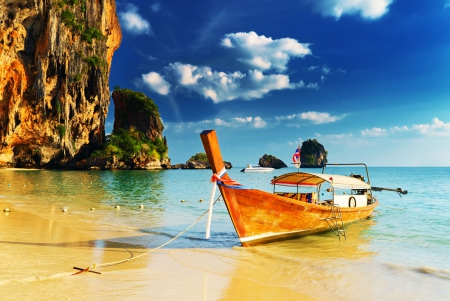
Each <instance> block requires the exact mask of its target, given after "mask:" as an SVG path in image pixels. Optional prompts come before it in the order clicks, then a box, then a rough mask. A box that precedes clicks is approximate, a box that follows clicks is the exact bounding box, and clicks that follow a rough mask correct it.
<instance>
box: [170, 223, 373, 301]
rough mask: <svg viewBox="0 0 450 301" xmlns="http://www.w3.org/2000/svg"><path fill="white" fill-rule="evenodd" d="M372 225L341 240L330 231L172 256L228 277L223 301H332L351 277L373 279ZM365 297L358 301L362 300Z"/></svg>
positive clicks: (356, 225) (358, 226)
mask: <svg viewBox="0 0 450 301" xmlns="http://www.w3.org/2000/svg"><path fill="white" fill-rule="evenodd" d="M373 225H375V221H374V220H367V221H362V222H355V223H353V224H351V225H349V226H348V228H349V231H348V233H349V234H348V236H347V240H341V241H339V239H338V238H337V237H336V236H335V235H334V234H333V233H331V232H328V233H321V234H315V235H310V236H305V237H301V238H298V239H293V240H286V241H282V242H276V243H272V244H266V245H259V246H254V247H252V248H245V247H233V248H232V249H191V250H182V251H178V250H174V251H171V253H170V255H171V257H172V258H174V259H176V260H177V261H178V262H180V263H181V264H182V265H183V266H188V267H191V268H195V269H201V270H204V271H205V272H208V273H211V274H214V275H221V276H224V277H227V278H229V283H228V284H227V285H226V286H225V287H224V288H223V291H222V297H221V298H219V299H218V300H281V299H282V300H317V299H325V300H330V299H333V292H335V291H337V290H339V289H340V287H339V285H341V284H342V282H345V279H346V278H348V279H349V281H354V278H360V276H362V277H366V280H367V281H369V279H368V278H367V276H365V272H364V269H366V268H364V266H365V263H367V262H371V261H372V258H373V257H375V256H376V255H377V254H376V253H374V252H372V251H370V248H369V245H370V236H369V235H367V234H366V232H367V231H369V230H370V228H371V227H372V226H373ZM358 271H360V272H358ZM355 273H356V274H357V276H356V277H355ZM350 279H352V280H350ZM363 280H364V279H363ZM205 283H209V284H210V285H211V283H212V281H209V282H205ZM204 290H205V291H208V290H209V289H208V288H205V289H204ZM356 293H358V292H356ZM360 293H361V295H360V296H359V297H357V298H354V299H355V300H361V299H362V298H363V296H364V292H363V290H361V292H360ZM340 294H342V293H340ZM281 296H282V297H281ZM311 296H314V297H311ZM334 297H335V296H334ZM280 298H281V299H280Z"/></svg>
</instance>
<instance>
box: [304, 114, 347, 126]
mask: <svg viewBox="0 0 450 301" xmlns="http://www.w3.org/2000/svg"><path fill="white" fill-rule="evenodd" d="M344 117H345V115H341V116H331V115H330V114H329V113H321V112H313V111H310V112H306V113H301V114H300V118H301V119H303V120H310V121H312V123H314V124H322V123H330V122H335V121H338V120H340V119H342V118H344Z"/></svg>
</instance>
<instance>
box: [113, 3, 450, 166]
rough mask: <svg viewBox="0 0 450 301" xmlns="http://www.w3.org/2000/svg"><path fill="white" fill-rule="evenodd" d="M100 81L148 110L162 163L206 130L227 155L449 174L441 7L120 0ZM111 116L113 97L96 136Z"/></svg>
mask: <svg viewBox="0 0 450 301" xmlns="http://www.w3.org/2000/svg"><path fill="white" fill-rule="evenodd" d="M117 13H118V16H119V19H120V22H121V28H122V34H123V39H122V44H121V46H120V48H119V49H118V50H117V51H116V52H115V54H114V57H113V61H112V68H111V74H110V87H113V86H115V85H119V86H120V87H122V88H130V89H133V90H136V91H141V92H143V93H145V94H146V95H147V96H149V97H150V98H152V99H153V100H154V101H155V103H156V104H157V105H158V107H159V111H160V114H161V118H162V120H163V123H164V126H165V130H164V132H163V135H164V136H166V137H167V141H168V145H169V157H170V158H171V161H172V164H175V163H184V162H186V161H187V160H188V159H189V157H190V156H191V155H193V154H195V153H197V152H202V151H203V147H202V144H201V141H200V137H199V133H200V132H201V131H202V130H205V129H215V130H216V131H217V134H218V138H219V142H220V146H221V149H222V153H223V157H224V159H225V160H227V161H230V162H231V163H232V164H233V165H234V166H236V167H239V166H245V165H246V164H247V163H257V162H258V159H259V158H260V157H262V156H263V155H264V154H271V155H274V156H276V157H278V158H280V159H281V160H283V161H284V162H285V163H290V161H291V157H292V155H293V153H294V151H295V148H296V145H298V144H299V143H301V142H302V141H304V140H306V139H317V140H318V141H319V142H320V143H322V144H323V145H324V146H325V148H326V150H328V152H329V155H328V159H329V162H331V163H335V162H339V163H348V162H364V163H367V164H368V165H369V166H450V0H429V1H423V0H297V1H294V0H289V1H287V0H276V1H271V0H261V1H254V0H252V1H247V0H240V1H215V0H205V1H202V0H198V1H181V0H180V1H179V0H166V1H155V2H152V1H129V2H120V1H118V2H117ZM113 122H114V106H113V101H112V100H111V106H110V108H109V113H108V118H107V125H106V131H107V133H108V132H110V131H111V129H112V124H113Z"/></svg>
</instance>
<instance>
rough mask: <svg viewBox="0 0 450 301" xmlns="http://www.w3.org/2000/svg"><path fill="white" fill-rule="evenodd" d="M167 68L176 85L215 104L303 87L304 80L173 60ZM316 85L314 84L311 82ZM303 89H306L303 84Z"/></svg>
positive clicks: (257, 71) (256, 71) (282, 75)
mask: <svg viewBox="0 0 450 301" xmlns="http://www.w3.org/2000/svg"><path fill="white" fill-rule="evenodd" d="M166 69H167V71H169V72H171V73H173V74H174V76H175V78H176V80H177V82H178V84H179V85H180V86H183V87H184V88H186V89H188V90H190V91H194V92H196V93H198V94H200V95H202V96H203V97H204V98H206V99H208V98H209V99H211V100H212V101H214V102H215V103H219V102H222V101H229V100H234V99H237V98H240V99H245V100H250V99H256V98H261V97H263V96H264V95H265V94H267V93H269V92H270V91H273V90H282V89H295V88H302V87H305V85H304V83H303V82H299V83H290V81H289V77H288V76H287V75H284V74H268V75H266V74H264V73H262V72H261V71H259V70H249V71H248V73H242V72H240V71H236V72H232V73H225V72H219V71H213V70H212V69H211V68H210V67H198V66H193V65H190V64H182V63H179V62H177V63H173V64H170V65H169V66H168V67H167V68H166ZM311 85H312V88H315V85H314V84H311ZM305 88H308V86H306V87H305Z"/></svg>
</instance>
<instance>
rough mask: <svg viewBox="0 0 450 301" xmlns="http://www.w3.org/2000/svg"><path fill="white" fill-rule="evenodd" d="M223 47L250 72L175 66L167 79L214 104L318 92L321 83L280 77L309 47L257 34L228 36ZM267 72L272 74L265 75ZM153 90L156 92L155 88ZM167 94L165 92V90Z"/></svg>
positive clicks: (169, 68) (168, 73)
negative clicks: (298, 91) (274, 93)
mask: <svg viewBox="0 0 450 301" xmlns="http://www.w3.org/2000/svg"><path fill="white" fill-rule="evenodd" d="M222 45H223V46H225V47H226V48H227V49H228V50H229V51H230V52H234V53H233V54H232V55H233V57H234V58H233V60H234V59H236V55H237V56H238V58H237V59H238V60H240V61H242V62H245V63H246V64H248V65H249V66H250V67H249V69H248V70H237V71H234V72H233V71H232V72H222V71H215V70H213V69H211V68H210V67H208V66H195V65H191V64H183V63H180V62H175V63H171V64H169V65H168V66H167V67H165V70H164V72H165V73H166V74H167V75H168V76H167V77H166V78H167V79H170V80H171V83H172V85H173V86H176V87H182V88H184V89H187V90H189V91H191V92H195V93H197V94H199V95H201V96H203V97H204V98H205V99H211V100H212V101H213V102H214V103H219V102H223V101H231V100H235V99H244V100H251V99H258V98H262V97H264V96H265V95H266V94H267V93H269V92H271V91H274V90H283V89H298V88H306V89H318V88H319V85H318V83H314V82H310V83H307V84H305V83H304V82H303V81H299V82H295V83H292V82H291V81H290V79H289V75H286V74H280V73H279V72H280V71H283V70H286V69H287V64H288V62H289V60H290V59H291V58H293V57H303V56H305V55H308V54H311V51H310V50H309V49H308V47H307V44H301V43H299V42H297V41H296V40H294V39H290V38H283V39H278V40H273V39H272V38H266V37H265V36H258V35H257V34H256V33H255V32H249V33H243V32H241V33H234V34H227V35H225V37H224V39H223V40H222ZM225 57H228V56H225ZM327 70H328V69H327V68H326V67H324V68H323V72H327ZM265 71H269V72H267V73H264V72H265ZM150 74H153V73H152V72H151V73H149V74H147V75H143V77H145V76H149V75H150ZM153 75H154V74H153ZM155 80H156V78H155ZM147 83H148V82H147ZM149 85H150V84H149ZM150 86H151V87H152V89H155V88H154V85H150ZM162 86H163V87H167V86H169V84H168V83H167V82H164V85H162ZM157 91H161V90H157ZM177 91H180V89H177ZM165 92H166V90H164V93H165ZM168 92H169V89H168V88H167V93H168ZM159 93H161V92H159ZM161 94H162V93H161Z"/></svg>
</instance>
